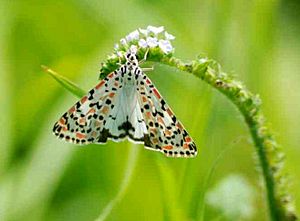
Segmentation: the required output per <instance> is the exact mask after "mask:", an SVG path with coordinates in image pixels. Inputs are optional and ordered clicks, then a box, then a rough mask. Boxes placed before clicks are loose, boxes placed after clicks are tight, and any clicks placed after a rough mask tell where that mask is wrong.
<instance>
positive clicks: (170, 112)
mask: <svg viewBox="0 0 300 221" xmlns="http://www.w3.org/2000/svg"><path fill="white" fill-rule="evenodd" d="M167 113H168V114H169V115H170V116H173V112H172V111H171V109H170V108H168V109H167Z"/></svg>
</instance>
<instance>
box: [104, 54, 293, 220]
mask: <svg viewBox="0 0 300 221" xmlns="http://www.w3.org/2000/svg"><path fill="white" fill-rule="evenodd" d="M144 54H145V50H143V49H139V51H138V56H139V57H144ZM118 61H119V59H118V58H117V57H116V56H115V57H111V58H108V59H107V61H106V62H105V63H103V64H102V67H101V75H100V77H101V78H103V77H105V76H106V75H107V74H108V73H109V72H111V71H113V70H114V68H116V64H117V62H118ZM147 61H153V62H158V63H162V64H165V65H168V66H172V67H175V68H177V69H179V70H181V71H186V72H189V73H191V74H193V75H195V76H196V77H198V78H200V79H202V80H203V81H205V82H206V83H208V84H209V85H211V86H212V87H213V88H215V89H217V90H218V91H219V92H221V93H222V94H224V95H225V96H226V97H227V98H228V99H229V100H230V101H231V102H232V103H233V104H234V105H235V106H236V107H237V108H238V110H239V111H240V112H241V114H242V115H243V117H244V119H245V122H246V124H247V126H248V128H249V130H250V134H251V137H252V140H253V143H254V145H255V147H256V153H257V155H258V159H259V166H260V168H261V172H262V176H263V179H264V182H265V189H266V192H267V193H266V197H267V204H268V207H269V211H270V219H271V220H272V221H275V220H296V219H297V216H296V214H295V211H294V207H293V202H292V200H291V196H290V195H289V194H288V193H287V186H288V185H287V182H286V181H285V180H286V176H285V175H284V174H283V172H282V165H283V158H284V155H283V153H282V152H281V150H280V148H279V146H278V144H277V143H276V141H275V139H274V138H273V135H272V133H271V132H270V130H269V129H268V127H267V126H266V123H265V118H264V116H263V114H262V111H261V100H260V98H259V96H258V95H255V94H253V93H251V92H250V91H249V90H248V89H247V88H246V87H245V86H244V85H243V84H242V83H241V82H239V81H237V80H235V79H234V78H233V77H231V76H229V75H228V74H226V73H224V72H223V71H222V70H221V68H220V65H219V64H218V63H217V62H215V61H213V60H211V59H207V58H197V59H196V60H193V61H191V62H183V61H181V60H180V59H177V58H175V57H173V56H172V55H170V54H169V55H165V54H163V53H161V52H160V51H159V50H158V49H155V48H154V49H150V51H149V53H148V58H147Z"/></svg>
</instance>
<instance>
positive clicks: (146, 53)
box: [139, 48, 149, 64]
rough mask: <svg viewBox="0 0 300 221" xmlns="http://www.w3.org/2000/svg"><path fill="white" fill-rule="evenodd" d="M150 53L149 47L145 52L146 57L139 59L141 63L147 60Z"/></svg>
mask: <svg viewBox="0 0 300 221" xmlns="http://www.w3.org/2000/svg"><path fill="white" fill-rule="evenodd" d="M148 53H149V48H148V49H147V51H146V52H145V55H144V58H143V59H142V60H140V61H139V64H142V63H144V62H145V61H146V60H147V56H148Z"/></svg>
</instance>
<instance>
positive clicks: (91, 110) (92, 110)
mask: <svg viewBox="0 0 300 221" xmlns="http://www.w3.org/2000/svg"><path fill="white" fill-rule="evenodd" d="M95 112H96V110H95V109H94V108H91V109H90V110H89V111H88V112H87V113H86V114H87V115H88V114H93V113H95Z"/></svg>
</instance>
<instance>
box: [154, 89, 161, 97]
mask: <svg viewBox="0 0 300 221" xmlns="http://www.w3.org/2000/svg"><path fill="white" fill-rule="evenodd" d="M153 93H154V95H155V96H156V97H157V98H158V99H160V98H161V96H160V94H159V93H158V91H157V90H156V89H155V88H154V89H153Z"/></svg>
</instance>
